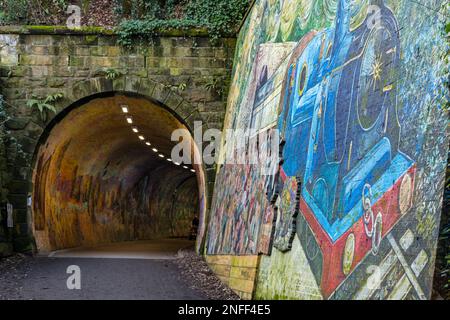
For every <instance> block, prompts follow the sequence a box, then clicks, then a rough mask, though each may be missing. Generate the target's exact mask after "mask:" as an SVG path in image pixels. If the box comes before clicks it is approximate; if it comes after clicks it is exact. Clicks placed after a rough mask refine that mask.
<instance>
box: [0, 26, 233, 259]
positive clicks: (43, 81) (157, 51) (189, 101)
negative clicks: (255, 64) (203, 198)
mask: <svg viewBox="0 0 450 320" xmlns="http://www.w3.org/2000/svg"><path fill="white" fill-rule="evenodd" d="M0 43H2V46H1V49H0V66H1V68H0V81H1V82H0V88H1V94H3V96H4V99H5V101H6V103H7V104H6V110H7V113H8V115H9V117H10V120H8V121H7V122H6V128H7V129H8V130H10V131H11V133H12V135H13V136H14V137H15V138H16V139H17V142H18V143H17V144H18V145H20V149H21V150H22V151H23V152H24V154H25V157H19V156H18V157H15V158H14V159H10V161H8V163H7V165H6V171H7V172H9V173H11V175H12V177H11V178H12V179H11V182H10V183H8V184H7V186H6V189H7V191H8V201H9V202H10V203H12V204H13V206H14V222H15V227H14V230H13V238H14V249H15V250H18V251H20V250H27V249H30V243H31V242H30V231H29V217H28V216H29V212H27V197H28V195H29V192H30V190H31V167H32V159H33V154H34V153H35V150H36V145H37V144H38V140H39V139H40V137H41V135H42V134H43V133H44V131H45V128H46V126H47V125H48V123H50V122H51V121H52V119H53V118H54V117H56V116H58V114H60V113H61V112H62V111H63V110H65V109H66V108H67V107H68V106H70V105H72V104H73V103H75V102H76V101H78V100H80V99H82V98H85V97H88V96H91V95H93V94H98V93H107V92H128V93H135V94H141V95H144V96H147V97H149V98H150V99H152V100H154V101H156V102H157V103H160V104H163V105H164V106H165V107H167V108H168V109H169V110H171V111H172V112H173V113H174V114H176V115H177V116H178V117H180V118H181V120H182V121H184V123H186V125H187V126H188V127H189V128H191V129H192V128H193V122H194V121H202V122H203V127H204V128H208V127H209V128H219V129H221V128H222V122H223V118H224V113H225V104H226V96H227V89H228V84H229V75H230V71H231V70H230V69H231V66H232V58H233V54H234V45H235V39H233V38H227V39H220V40H219V41H218V42H217V43H216V44H211V42H210V40H209V38H208V37H207V34H206V33H203V32H198V31H196V32H195V33H189V32H188V33H187V34H186V35H176V36H173V35H170V34H166V35H161V36H159V37H156V38H155V39H154V40H153V41H152V42H151V43H148V44H141V45H139V46H136V47H133V48H131V49H127V48H124V47H121V46H119V45H117V38H116V36H115V35H113V34H111V33H108V32H101V31H95V32H93V31H83V30H80V31H77V32H74V31H69V30H66V29H62V28H50V29H41V28H33V27H30V28H28V29H23V28H22V29H14V28H12V29H11V28H3V29H0ZM109 73H111V74H114V75H113V76H108V74H109ZM112 78H114V79H112ZM211 83H215V84H216V85H213V86H211V85H210V84H211ZM208 84H209V85H208ZM55 93H62V94H63V95H64V97H63V98H62V99H61V100H59V101H58V102H57V103H56V108H57V113H56V114H53V113H47V119H44V121H43V119H42V117H41V116H40V113H39V112H38V111H37V110H33V109H30V108H29V107H27V101H28V100H29V99H31V98H32V97H33V96H36V97H37V98H39V99H44V98H45V97H47V96H48V95H49V94H55ZM14 148H16V149H17V148H19V147H18V146H17V145H15V146H10V147H9V149H10V150H9V151H10V152H13V151H14V152H15V150H13V149H14ZM206 182H207V190H208V192H207V195H208V201H207V206H209V203H210V201H209V200H210V197H211V195H212V186H213V183H214V169H213V168H206ZM2 239H4V238H0V241H2Z"/></svg>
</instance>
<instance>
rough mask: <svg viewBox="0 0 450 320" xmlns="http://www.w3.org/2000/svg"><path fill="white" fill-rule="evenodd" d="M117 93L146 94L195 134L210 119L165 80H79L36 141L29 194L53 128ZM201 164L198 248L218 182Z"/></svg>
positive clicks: (208, 169) (29, 178)
mask: <svg viewBox="0 0 450 320" xmlns="http://www.w3.org/2000/svg"><path fill="white" fill-rule="evenodd" d="M115 95H125V96H129V97H137V98H143V99H146V100H148V101H150V102H152V103H154V104H156V105H158V106H159V107H161V108H163V109H164V110H166V111H168V112H169V113H171V114H172V115H173V116H174V117H175V118H177V119H178V120H179V121H180V122H181V123H183V124H184V125H185V126H186V127H187V128H188V130H189V131H190V132H191V134H193V132H194V122H195V121H200V122H201V123H202V129H203V130H205V129H207V128H208V125H207V123H206V122H204V120H203V118H202V115H201V114H200V112H199V110H198V109H197V108H196V107H194V106H193V105H192V104H191V103H190V102H189V101H187V100H185V99H183V98H182V97H181V96H180V95H179V94H178V93H177V92H176V91H175V90H173V89H171V88H168V87H167V86H165V85H163V84H161V83H157V82H154V81H151V80H148V79H142V78H138V77H129V76H124V77H123V78H119V79H115V80H111V79H106V78H105V77H98V78H91V79H86V80H82V81H79V82H75V83H74V84H73V86H71V87H70V88H68V89H66V90H65V95H64V98H63V99H62V100H60V101H58V103H57V104H56V108H57V112H56V113H55V114H52V115H51V117H49V119H47V121H46V122H45V124H44V128H43V132H42V134H41V135H40V137H39V139H38V140H37V141H36V144H35V146H34V153H33V156H32V161H31V165H30V166H29V174H28V179H27V180H28V182H29V187H28V195H29V196H31V193H32V191H33V181H32V179H33V174H32V172H33V170H34V168H35V166H36V160H37V159H36V155H37V153H38V150H39V148H40V146H41V145H42V144H43V143H44V142H45V141H46V139H47V138H48V135H49V133H50V131H51V130H52V128H53V127H54V126H55V125H56V124H57V123H59V122H60V121H61V120H62V119H63V118H64V117H65V116H66V115H67V114H69V113H70V112H71V111H72V110H74V109H76V108H77V107H80V106H82V105H84V104H86V103H88V102H89V101H91V100H93V99H96V98H103V97H112V96H115ZM201 168H202V171H201V176H197V181H198V185H199V187H200V188H203V193H204V199H203V201H204V203H200V206H201V207H202V208H203V211H202V213H201V217H200V222H201V223H200V225H201V228H200V230H199V236H198V238H197V249H198V250H200V248H201V247H202V246H203V242H204V235H205V229H206V224H207V216H208V210H209V205H210V199H211V195H212V187H213V183H214V180H211V177H213V178H214V175H211V167H205V166H204V165H202V166H201ZM200 192H202V191H200ZM28 211H29V212H28V216H29V217H32V209H31V207H29V208H28ZM29 219H30V218H29ZM31 223H32V221H28V225H29V227H30V226H31ZM30 231H31V230H30V228H29V232H30Z"/></svg>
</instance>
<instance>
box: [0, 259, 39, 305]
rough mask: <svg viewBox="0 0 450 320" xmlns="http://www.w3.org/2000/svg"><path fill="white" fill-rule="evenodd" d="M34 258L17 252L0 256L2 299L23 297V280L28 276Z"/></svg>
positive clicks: (0, 290) (0, 296)
mask: <svg viewBox="0 0 450 320" xmlns="http://www.w3.org/2000/svg"><path fill="white" fill-rule="evenodd" d="M32 262H33V258H32V257H31V256H29V255H24V254H20V253H18V254H15V255H13V256H10V257H6V258H0V300H19V299H23V296H22V286H21V282H22V281H23V279H25V278H26V277H27V276H28V273H29V271H30V269H31V265H32Z"/></svg>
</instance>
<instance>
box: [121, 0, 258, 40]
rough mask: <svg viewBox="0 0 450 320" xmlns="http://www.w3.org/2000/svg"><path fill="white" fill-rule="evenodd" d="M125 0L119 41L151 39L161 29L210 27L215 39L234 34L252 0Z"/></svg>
mask: <svg viewBox="0 0 450 320" xmlns="http://www.w3.org/2000/svg"><path fill="white" fill-rule="evenodd" d="M127 2H129V1H122V3H125V4H123V5H122V6H118V7H119V8H122V10H123V11H122V12H121V14H122V15H124V16H125V17H128V18H125V19H124V20H123V21H122V22H121V23H120V25H119V27H118V28H117V30H118V33H119V41H120V43H121V44H123V45H131V44H132V41H133V39H136V38H139V39H143V40H148V39H149V38H151V37H152V36H153V35H154V34H155V33H156V32H157V31H159V30H167V29H190V28H206V29H207V30H208V32H209V35H210V37H211V38H212V40H216V39H217V38H219V37H221V36H226V35H230V34H234V33H235V32H236V31H237V29H238V27H239V24H240V22H241V21H242V19H243V17H244V15H245V12H246V10H247V8H248V6H249V1H248V0H190V1H186V0H185V1H183V0H181V1H179V0H167V1H161V0H147V1H144V0H140V1H133V5H131V6H130V5H127V4H126V3H127ZM138 4H141V6H138Z"/></svg>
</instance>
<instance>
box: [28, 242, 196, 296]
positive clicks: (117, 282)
mask: <svg viewBox="0 0 450 320" xmlns="http://www.w3.org/2000/svg"><path fill="white" fill-rule="evenodd" d="M187 245H192V242H188V241H180V240H163V241H142V242H141V241H139V242H128V243H120V244H115V245H109V246H101V247H96V248H89V249H74V250H65V251H60V252H55V253H52V254H51V255H50V257H43V256H40V257H38V258H36V259H34V261H33V262H32V263H31V265H30V267H29V270H28V276H27V277H26V278H25V279H23V281H22V283H21V284H20V285H21V286H22V287H23V289H22V290H21V296H22V298H24V299H100V300H101V299H133V300H135V299H164V300H166V299H180V300H191V299H204V297H203V296H202V295H201V293H198V292H196V291H194V290H193V289H190V288H189V287H188V286H187V285H186V284H185V283H184V282H183V280H182V279H181V276H180V272H179V270H178V267H177V265H176V264H175V262H174V261H173V258H174V256H175V254H176V252H177V251H178V249H180V248H183V247H186V246H187ZM72 265H75V266H78V267H80V270H81V289H80V290H69V289H68V288H67V279H68V277H69V276H70V274H67V273H66V271H67V268H68V267H69V266H72Z"/></svg>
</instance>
